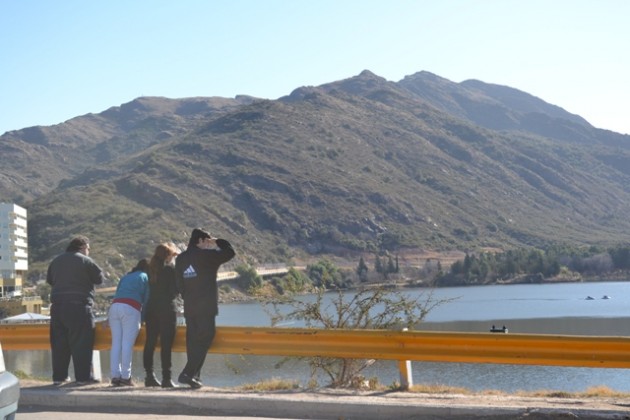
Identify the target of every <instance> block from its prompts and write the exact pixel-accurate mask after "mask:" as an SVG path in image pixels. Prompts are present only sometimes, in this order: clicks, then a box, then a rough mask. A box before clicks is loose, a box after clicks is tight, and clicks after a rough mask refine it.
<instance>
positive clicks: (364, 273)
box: [357, 257, 369, 283]
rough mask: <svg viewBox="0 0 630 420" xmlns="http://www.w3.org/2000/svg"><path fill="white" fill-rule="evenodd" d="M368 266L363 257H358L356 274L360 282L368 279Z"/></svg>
mask: <svg viewBox="0 0 630 420" xmlns="http://www.w3.org/2000/svg"><path fill="white" fill-rule="evenodd" d="M368 271H369V269H368V266H367V264H366V263H365V260H364V259H363V257H361V258H360V259H359V265H358V266H357V276H359V280H360V281H361V282H363V283H364V282H366V281H367V280H368Z"/></svg>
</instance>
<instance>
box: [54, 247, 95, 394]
mask: <svg viewBox="0 0 630 420" xmlns="http://www.w3.org/2000/svg"><path fill="white" fill-rule="evenodd" d="M89 253H90V240H89V239H88V238H87V237H86V236H77V237H75V238H73V239H72V240H71V241H70V244H69V245H68V247H67V248H66V252H64V253H63V254H60V255H58V256H56V257H55V258H54V259H53V260H52V261H51V263H50V264H49V266H48V271H47V274H46V283H48V284H50V285H51V291H50V303H51V306H50V349H51V354H52V370H53V372H52V379H53V383H54V384H55V385H61V384H63V383H64V382H67V381H68V380H69V378H68V368H69V367H70V359H72V362H73V367H74V375H75V380H76V382H77V384H78V385H86V384H90V383H94V382H98V380H96V379H94V376H93V371H92V352H93V350H94V326H95V317H94V312H93V310H92V306H93V305H94V286H95V285H97V284H102V283H103V281H105V275H104V274H103V270H101V268H100V267H99V266H98V265H97V264H96V263H95V262H94V261H93V260H92V259H91V258H90V257H89Z"/></svg>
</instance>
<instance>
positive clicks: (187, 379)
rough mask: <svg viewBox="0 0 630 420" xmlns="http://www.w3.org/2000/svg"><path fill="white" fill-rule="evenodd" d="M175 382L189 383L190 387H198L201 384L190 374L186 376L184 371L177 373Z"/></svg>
mask: <svg viewBox="0 0 630 420" xmlns="http://www.w3.org/2000/svg"><path fill="white" fill-rule="evenodd" d="M177 382H179V383H180V384H186V385H190V387H191V388H192V389H199V388H201V387H202V386H203V384H202V383H201V382H200V381H198V380H197V379H195V378H193V377H191V376H188V375H187V374H185V373H184V372H182V373H181V374H180V375H179V378H177Z"/></svg>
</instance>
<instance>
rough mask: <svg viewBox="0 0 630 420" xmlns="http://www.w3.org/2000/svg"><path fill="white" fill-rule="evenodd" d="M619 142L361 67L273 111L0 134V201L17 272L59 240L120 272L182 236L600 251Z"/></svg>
mask: <svg viewBox="0 0 630 420" xmlns="http://www.w3.org/2000/svg"><path fill="white" fill-rule="evenodd" d="M497 126H500V127H498V128H497ZM629 140H630V136H627V135H622V134H618V133H613V132H610V131H607V130H601V129H597V128H595V127H592V126H591V125H590V124H589V123H588V122H586V120H584V119H583V118H581V117H579V116H575V115H573V114H570V113H568V112H566V111H564V110H563V109H562V108H560V107H558V106H556V105H551V104H547V103H546V102H544V101H542V100H541V99H539V98H536V97H534V96H532V95H529V94H527V93H525V92H521V91H519V90H517V89H513V88H509V87H502V86H498V85H489V84H485V83H483V82H479V81H465V82H462V83H459V84H457V83H453V82H450V81H448V80H447V79H443V78H440V77H439V76H436V75H433V74H431V73H428V72H419V73H416V74H414V75H411V76H406V77H405V78H404V79H402V80H401V81H399V82H391V81H387V80H385V79H384V78H382V77H380V76H378V75H376V74H374V73H372V72H370V71H369V70H365V71H363V72H361V73H360V74H359V75H357V76H354V77H350V78H348V79H344V80H340V81H336V82H331V83H326V84H323V85H320V86H303V87H298V88H296V89H294V90H293V92H291V93H290V94H289V95H286V96H284V97H281V98H279V99H277V100H266V99H257V98H253V97H248V96H242V97H238V98H234V99H227V98H186V99H181V100H177V99H167V98H138V99H135V100H134V101H131V102H129V103H127V104H123V105H122V106H120V107H112V108H110V109H108V110H106V111H104V112H103V113H100V114H88V115H86V116H82V117H76V118H73V119H72V120H69V121H67V122H66V123H62V124H59V125H57V126H52V127H30V128H27V129H24V130H17V131H12V132H9V133H5V134H4V135H2V136H0V163H2V165H0V168H1V169H0V194H1V195H2V196H3V197H7V198H8V199H9V200H10V201H17V202H18V204H20V205H23V206H25V207H27V209H28V210H29V219H30V221H29V233H31V236H30V239H29V241H30V243H29V246H30V247H31V256H32V267H33V270H32V271H33V275H36V274H37V273H38V272H41V270H42V268H43V267H44V265H45V263H46V261H47V260H48V259H49V258H50V257H51V256H52V255H54V254H55V253H57V252H59V251H60V250H62V248H64V247H65V245H64V243H65V242H66V241H67V240H68V238H69V237H70V236H71V235H72V234H77V233H84V234H87V235H88V236H90V237H91V238H92V241H93V242H94V245H95V246H94V249H95V256H96V257H97V258H100V259H101V260H102V261H103V262H104V265H105V267H106V268H107V269H108V270H109V271H110V272H111V273H113V274H114V275H119V274H120V273H122V272H124V270H126V269H128V268H129V267H128V266H129V265H130V264H132V262H133V260H134V259H137V258H138V257H141V256H146V255H147V254H149V253H150V252H151V251H152V249H153V247H155V245H156V244H157V243H158V242H160V241H164V240H172V241H175V242H177V243H180V244H182V243H185V241H186V239H187V234H186V232H188V231H190V229H192V228H193V227H196V226H205V227H208V228H209V229H211V230H212V232H213V233H216V234H217V235H221V236H224V237H227V238H230V240H231V241H232V242H234V243H235V244H236V246H237V247H238V248H239V251H240V252H239V258H238V259H237V261H236V263H239V262H252V263H256V262H260V261H265V262H273V261H284V262H290V261H292V260H294V259H295V258H300V257H301V256H303V255H305V254H306V255H313V254H314V255H326V254H340V253H349V254H351V253H361V252H364V253H365V252H369V253H371V252H378V251H384V250H388V251H390V252H396V251H400V250H402V249H407V248H424V249H438V250H453V249H459V250H475V249H479V248H483V247H491V248H502V249H508V248H510V247H514V246H545V245H547V244H550V243H554V242H566V243H573V244H577V245H589V244H599V245H609V244H613V243H618V242H624V241H628V239H629V238H630V235H629V233H630V222H629V221H627V220H626V219H627V218H626V217H625V215H626V214H627V212H628V203H629V202H630V188H629V187H628V186H629V185H630V169H628V168H630V150H629V149H630V147H629V146H630V141H629ZM3 201H4V200H3ZM34 232H37V234H36V235H33V233H34ZM130 261H131V262H130Z"/></svg>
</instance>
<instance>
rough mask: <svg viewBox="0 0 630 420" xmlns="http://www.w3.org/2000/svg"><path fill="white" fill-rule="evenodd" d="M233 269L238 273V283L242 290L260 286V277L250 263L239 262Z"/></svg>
mask: <svg viewBox="0 0 630 420" xmlns="http://www.w3.org/2000/svg"><path fill="white" fill-rule="evenodd" d="M234 271H236V272H237V273H238V280H237V282H238V285H239V286H240V287H242V288H243V289H244V290H250V289H257V288H260V287H261V286H262V283H263V281H262V277H261V276H260V275H258V272H257V271H256V269H255V268H254V267H252V266H251V265H249V264H241V265H239V266H238V267H236V268H235V269H234Z"/></svg>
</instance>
